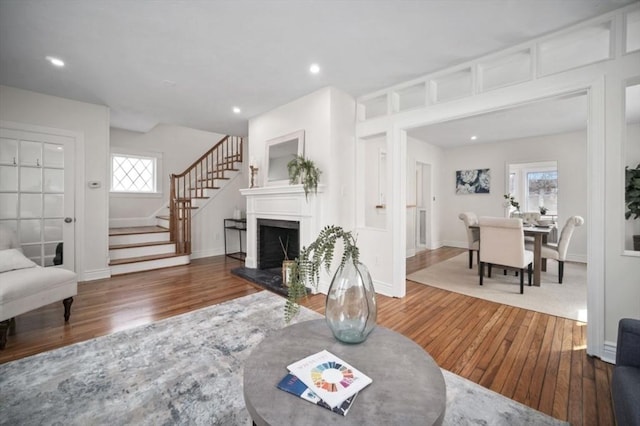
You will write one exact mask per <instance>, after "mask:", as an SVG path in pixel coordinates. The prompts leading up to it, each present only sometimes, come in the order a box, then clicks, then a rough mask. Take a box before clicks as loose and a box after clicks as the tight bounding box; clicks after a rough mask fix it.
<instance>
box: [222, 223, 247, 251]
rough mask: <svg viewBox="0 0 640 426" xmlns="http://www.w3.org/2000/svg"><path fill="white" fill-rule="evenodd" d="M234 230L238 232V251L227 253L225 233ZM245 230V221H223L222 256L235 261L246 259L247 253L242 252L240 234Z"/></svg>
mask: <svg viewBox="0 0 640 426" xmlns="http://www.w3.org/2000/svg"><path fill="white" fill-rule="evenodd" d="M229 230H234V231H237V232H238V241H239V243H240V246H239V247H240V249H239V251H236V252H233V253H228V252H227V231H229ZM246 230H247V219H225V220H224V254H225V255H226V256H227V257H230V258H232V259H236V260H244V259H245V257H247V253H245V252H244V251H243V250H242V232H243V231H245V232H246Z"/></svg>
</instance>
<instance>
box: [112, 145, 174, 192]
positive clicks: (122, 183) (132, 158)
mask: <svg viewBox="0 0 640 426" xmlns="http://www.w3.org/2000/svg"><path fill="white" fill-rule="evenodd" d="M161 159H162V158H161V156H160V155H159V154H151V155H150V154H143V155H138V154H131V153H126V152H112V153H111V192H125V193H137V194H155V193H158V192H161V189H160V188H159V186H160V185H159V184H158V175H159V173H158V167H159V164H158V163H159V161H158V160H161Z"/></svg>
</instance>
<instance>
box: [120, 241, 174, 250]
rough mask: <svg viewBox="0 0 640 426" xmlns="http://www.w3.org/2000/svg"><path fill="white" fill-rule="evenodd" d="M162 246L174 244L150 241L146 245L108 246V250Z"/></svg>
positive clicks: (171, 242)
mask: <svg viewBox="0 0 640 426" xmlns="http://www.w3.org/2000/svg"><path fill="white" fill-rule="evenodd" d="M163 244H175V243H174V242H173V241H151V242H148V243H132V244H114V245H112V246H109V250H118V249H125V248H135V247H152V246H161V245H163Z"/></svg>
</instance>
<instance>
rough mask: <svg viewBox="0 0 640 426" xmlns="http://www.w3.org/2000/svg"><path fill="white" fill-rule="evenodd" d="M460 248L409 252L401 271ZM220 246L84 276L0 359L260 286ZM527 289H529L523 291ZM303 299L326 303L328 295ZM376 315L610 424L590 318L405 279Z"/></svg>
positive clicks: (448, 358)
mask: <svg viewBox="0 0 640 426" xmlns="http://www.w3.org/2000/svg"><path fill="white" fill-rule="evenodd" d="M462 252H464V250H461V249H456V248H446V247H445V248H441V249H438V250H431V251H426V252H422V253H420V254H418V255H417V256H415V257H413V258H410V259H408V260H407V274H409V273H411V272H413V271H416V270H418V269H421V268H424V267H427V266H430V265H433V264H435V263H438V262H442V261H445V260H447V259H449V258H451V257H453V256H456V255H458V254H460V253H462ZM240 265H241V262H239V261H236V260H233V259H229V258H226V257H224V256H217V257H210V258H203V259H196V260H194V261H193V262H192V263H191V265H188V266H178V267H174V268H167V269H162V270H157V271H151V272H143V273H135V274H128V275H122V276H118V277H114V278H110V279H104V280H98V281H91V282H86V283H81V284H79V286H78V295H77V296H76V297H75V298H74V299H75V301H74V303H73V306H72V308H71V320H70V322H69V323H68V324H67V325H65V324H64V320H63V319H62V312H63V311H62V304H61V303H60V304H58V303H55V304H51V305H48V306H45V307H43V308H40V309H37V310H35V311H32V312H29V313H26V314H23V315H20V316H18V317H17V318H16V321H17V325H16V334H15V335H13V336H10V337H9V341H8V344H7V347H6V348H5V350H3V351H0V363H5V362H8V361H12V360H15V359H19V358H23V357H26V356H29V355H33V354H36V353H39V352H44V351H48V350H51V349H55V348H58V347H62V346H65V345H70V344H72V343H76V342H80V341H84V340H87V339H91V338H94V337H98V336H103V335H106V334H110V333H113V332H116V331H119V330H124V329H128V328H131V327H135V326H137V325H141V324H147V323H150V322H153V321H156V320H159V319H163V318H167V317H171V316H174V315H179V314H182V313H185V312H189V311H192V310H195V309H199V308H203V307H206V306H210V305H214V304H217V303H221V302H224V301H227V300H230V299H234V298H237V297H241V296H245V295H248V294H252V293H255V292H258V291H264V290H262V289H261V288H259V287H257V286H255V285H254V284H251V283H249V282H247V281H245V280H243V279H241V278H238V277H236V276H234V275H232V274H231V273H230V270H231V269H232V268H234V267H237V266H240ZM524 297H526V293H525V295H524ZM303 304H304V305H305V306H307V307H309V308H311V309H313V310H315V311H317V312H319V313H323V312H324V296H323V295H315V296H311V297H309V298H308V300H306V301H304V302H303ZM378 323H379V324H380V325H382V326H385V327H387V328H390V329H393V330H395V331H397V332H399V333H402V334H404V335H405V336H407V337H409V338H411V339H413V340H414V341H415V342H417V343H418V344H419V345H421V346H422V347H423V348H424V349H425V350H426V351H428V352H429V353H430V354H431V355H432V356H433V358H434V359H435V360H436V362H437V363H438V364H439V365H440V366H441V367H443V368H445V369H447V370H449V371H451V372H453V373H456V374H458V375H460V376H462V377H465V378H467V379H469V380H472V381H474V382H475V383H478V384H480V385H482V386H484V387H486V388H489V389H491V390H493V391H495V392H498V393H501V394H502V395H505V396H507V397H509V398H512V399H514V400H516V401H519V402H521V403H523V404H525V405H528V406H529V407H533V408H535V409H537V410H540V411H542V412H544V413H547V414H549V415H552V416H553V417H556V418H558V419H562V420H567V421H569V422H570V423H571V424H573V425H613V424H615V423H614V418H613V409H612V405H611V396H610V391H609V390H610V379H611V373H612V366H611V365H610V364H607V363H605V362H603V361H601V360H599V359H597V358H592V357H589V356H587V355H586V352H585V346H586V325H585V324H584V323H580V322H576V321H573V320H568V319H564V318H560V317H554V316H550V315H545V314H541V313H537V312H532V311H527V310H524V309H520V308H515V307H510V306H506V305H500V304H497V303H494V302H489V301H485V300H481V299H475V298H472V297H469V296H464V295H460V294H457V293H451V292H447V291H444V290H440V289H436V288H433V287H428V286H424V285H420V284H416V283H414V282H411V281H407V295H406V297H404V298H402V299H395V298H389V297H384V296H379V297H378Z"/></svg>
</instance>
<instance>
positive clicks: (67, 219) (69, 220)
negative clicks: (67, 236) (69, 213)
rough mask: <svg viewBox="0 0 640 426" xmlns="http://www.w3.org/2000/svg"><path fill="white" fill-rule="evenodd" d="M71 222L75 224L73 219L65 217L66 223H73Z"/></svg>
mask: <svg viewBox="0 0 640 426" xmlns="http://www.w3.org/2000/svg"><path fill="white" fill-rule="evenodd" d="M71 222H73V219H72V218H70V217H65V218H64V223H71Z"/></svg>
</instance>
